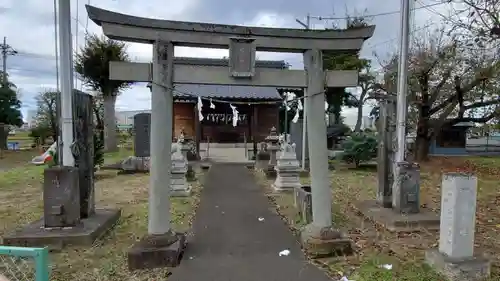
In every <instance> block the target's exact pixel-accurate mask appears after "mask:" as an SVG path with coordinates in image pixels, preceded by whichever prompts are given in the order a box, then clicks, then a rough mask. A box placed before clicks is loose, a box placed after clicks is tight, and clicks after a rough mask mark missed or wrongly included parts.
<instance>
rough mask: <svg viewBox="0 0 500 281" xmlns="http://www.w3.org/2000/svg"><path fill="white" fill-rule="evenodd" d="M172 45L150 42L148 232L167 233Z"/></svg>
mask: <svg viewBox="0 0 500 281" xmlns="http://www.w3.org/2000/svg"><path fill="white" fill-rule="evenodd" d="M173 61H174V46H173V44H172V43H171V42H156V43H155V44H153V83H152V91H153V94H152V97H151V167H150V187H149V188H150V189H149V216H148V219H149V221H148V233H149V234H151V235H161V234H165V233H168V232H170V188H169V183H170V172H169V169H170V168H171V166H172V164H171V151H170V149H171V145H172V110H173V79H172V78H173V77H172V75H173Z"/></svg>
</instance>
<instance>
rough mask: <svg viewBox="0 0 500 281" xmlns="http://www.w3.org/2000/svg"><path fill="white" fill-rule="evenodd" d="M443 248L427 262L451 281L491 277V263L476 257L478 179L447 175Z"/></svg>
mask: <svg viewBox="0 0 500 281" xmlns="http://www.w3.org/2000/svg"><path fill="white" fill-rule="evenodd" d="M441 194H442V196H441V226H440V235H439V248H438V249H432V250H429V251H427V252H426V254H425V257H426V262H427V263H428V264H429V265H431V266H432V267H434V268H435V269H436V270H437V271H439V272H440V273H441V274H443V275H444V276H446V277H447V278H448V279H449V280H450V281H479V280H483V279H485V278H488V277H489V276H490V266H491V265H490V261H489V260H487V259H486V258H484V257H481V256H475V255H474V230H475V224H476V222H475V220H476V196H477V177H475V176H473V175H471V174H466V173H447V174H444V175H443V180H442V185H441Z"/></svg>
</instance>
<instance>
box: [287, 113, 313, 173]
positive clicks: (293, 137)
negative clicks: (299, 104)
mask: <svg viewBox="0 0 500 281" xmlns="http://www.w3.org/2000/svg"><path fill="white" fill-rule="evenodd" d="M303 127H304V120H303V119H302V118H300V119H299V120H298V121H297V123H293V122H292V123H290V142H291V143H295V145H296V148H295V151H296V154H297V160H299V162H300V163H302V147H303V146H304V145H305V146H306V149H305V152H306V153H305V155H304V157H305V158H306V161H305V164H306V167H305V168H306V169H307V168H308V167H309V149H308V147H307V139H306V143H302V142H303V140H304V138H303V133H304V130H303Z"/></svg>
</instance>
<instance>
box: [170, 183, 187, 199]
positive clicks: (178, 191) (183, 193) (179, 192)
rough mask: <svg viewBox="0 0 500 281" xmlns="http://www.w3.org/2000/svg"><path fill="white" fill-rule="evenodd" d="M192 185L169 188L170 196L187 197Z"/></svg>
mask: <svg viewBox="0 0 500 281" xmlns="http://www.w3.org/2000/svg"><path fill="white" fill-rule="evenodd" d="M191 191H192V187H191V186H190V185H188V186H187V187H186V188H182V189H172V190H170V196H171V197H189V196H191Z"/></svg>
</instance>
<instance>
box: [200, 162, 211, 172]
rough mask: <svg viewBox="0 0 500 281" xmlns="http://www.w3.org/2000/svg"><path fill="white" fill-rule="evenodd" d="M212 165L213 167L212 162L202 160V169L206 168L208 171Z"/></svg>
mask: <svg viewBox="0 0 500 281" xmlns="http://www.w3.org/2000/svg"><path fill="white" fill-rule="evenodd" d="M210 167H211V165H210V163H207V162H202V163H200V168H201V169H202V170H205V171H206V170H208V169H210Z"/></svg>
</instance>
